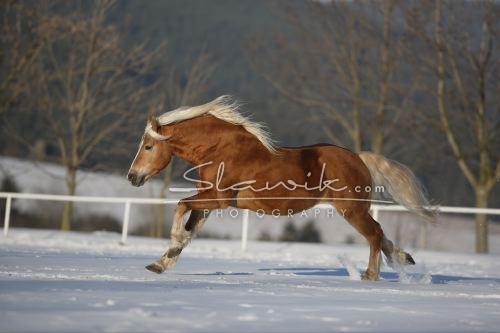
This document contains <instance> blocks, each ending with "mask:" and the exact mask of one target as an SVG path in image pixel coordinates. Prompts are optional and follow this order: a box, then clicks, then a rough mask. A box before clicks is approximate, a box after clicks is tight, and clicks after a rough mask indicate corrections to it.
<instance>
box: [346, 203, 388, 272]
mask: <svg viewBox="0 0 500 333" xmlns="http://www.w3.org/2000/svg"><path fill="white" fill-rule="evenodd" d="M336 206H338V205H336ZM336 208H337V211H343V212H345V214H344V218H345V219H346V220H347V221H348V222H349V223H350V224H351V225H352V226H353V227H354V228H355V229H356V230H357V231H358V232H359V233H360V234H362V235H363V236H364V237H365V238H366V240H367V241H368V243H369V245H370V257H369V260H368V268H367V269H366V272H365V273H363V274H362V275H361V277H362V279H363V280H378V278H379V273H380V262H381V258H380V250H381V248H382V240H383V239H384V233H383V231H382V228H381V227H380V224H378V223H377V222H376V221H375V220H374V219H373V218H372V217H371V216H370V214H368V209H367V208H366V207H364V206H363V207H356V208H353V207H350V208H348V209H345V208H344V209H342V210H339V207H336ZM360 208H361V209H360Z"/></svg>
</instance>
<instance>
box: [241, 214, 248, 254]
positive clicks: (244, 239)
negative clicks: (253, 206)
mask: <svg viewBox="0 0 500 333" xmlns="http://www.w3.org/2000/svg"><path fill="white" fill-rule="evenodd" d="M247 240H248V209H245V210H244V211H243V220H242V223H241V251H243V252H245V251H246V250H247Z"/></svg>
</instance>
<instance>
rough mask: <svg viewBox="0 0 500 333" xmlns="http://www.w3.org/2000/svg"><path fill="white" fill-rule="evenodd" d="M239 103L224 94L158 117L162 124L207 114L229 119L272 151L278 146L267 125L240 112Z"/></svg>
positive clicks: (274, 151) (225, 119)
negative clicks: (204, 102)
mask: <svg viewBox="0 0 500 333" xmlns="http://www.w3.org/2000/svg"><path fill="white" fill-rule="evenodd" d="M238 107H239V104H238V103H237V102H236V101H234V100H233V98H232V97H231V96H229V95H223V96H220V97H218V98H216V99H214V100H213V101H211V102H208V103H206V104H203V105H199V106H183V107H180V108H178V109H175V110H173V111H169V112H165V113H164V114H162V115H161V116H159V117H158V123H159V124H160V125H168V124H173V123H176V122H179V121H183V120H188V119H192V118H195V117H198V116H202V115H205V114H210V115H212V116H214V117H216V118H219V119H221V120H224V121H227V122H228V123H231V124H234V125H241V126H243V128H244V129H245V130H246V131H247V132H249V133H251V134H253V135H254V136H255V137H256V138H257V139H258V140H259V141H260V142H261V143H262V144H263V145H264V147H266V149H267V150H269V151H270V152H272V153H276V147H275V145H274V142H273V140H272V139H271V136H270V134H269V132H268V131H267V129H266V127H265V125H263V124H260V123H257V122H254V121H252V120H250V118H248V117H246V116H244V115H242V114H241V113H239V112H238Z"/></svg>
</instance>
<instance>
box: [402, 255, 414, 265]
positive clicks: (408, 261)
mask: <svg viewBox="0 0 500 333" xmlns="http://www.w3.org/2000/svg"><path fill="white" fill-rule="evenodd" d="M404 254H405V263H406V264H407V265H415V260H413V258H412V257H411V255H410V254H408V253H406V252H404Z"/></svg>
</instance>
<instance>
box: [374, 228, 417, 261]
mask: <svg viewBox="0 0 500 333" xmlns="http://www.w3.org/2000/svg"><path fill="white" fill-rule="evenodd" d="M382 252H384V255H385V258H386V259H387V264H388V265H389V266H391V267H393V265H394V263H396V264H397V265H415V260H413V258H412V256H411V255H410V254H409V253H406V252H404V251H402V250H401V249H400V248H399V247H397V246H394V244H393V243H392V242H391V241H390V240H389V239H387V238H386V237H385V235H384V237H383V238H382Z"/></svg>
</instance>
